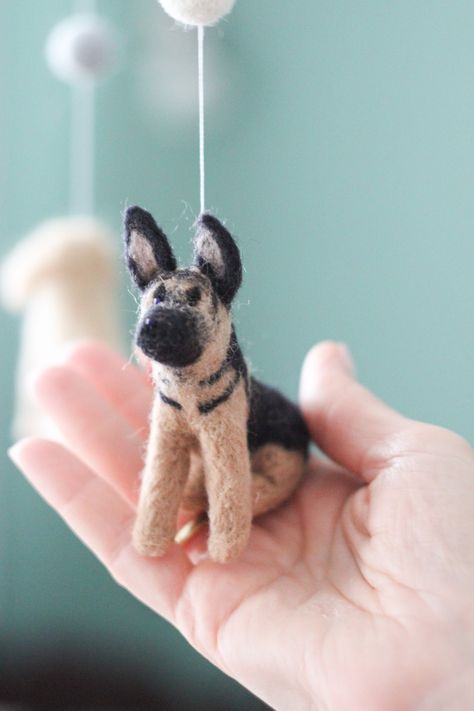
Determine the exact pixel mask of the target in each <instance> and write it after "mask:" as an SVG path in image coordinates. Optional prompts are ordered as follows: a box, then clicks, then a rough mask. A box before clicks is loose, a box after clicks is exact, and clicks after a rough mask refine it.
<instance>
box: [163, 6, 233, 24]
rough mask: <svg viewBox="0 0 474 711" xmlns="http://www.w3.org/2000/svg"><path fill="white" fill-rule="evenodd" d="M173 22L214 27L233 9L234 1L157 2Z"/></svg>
mask: <svg viewBox="0 0 474 711" xmlns="http://www.w3.org/2000/svg"><path fill="white" fill-rule="evenodd" d="M159 1H160V4H161V6H162V7H163V9H164V10H165V12H167V13H168V15H170V16H171V17H172V18H173V19H174V20H176V21H177V22H182V23H183V24H184V25H204V26H205V25H215V24H216V22H219V20H220V19H222V18H223V17H224V16H225V15H227V14H228V13H229V12H230V11H231V10H232V8H233V6H234V3H235V0H159Z"/></svg>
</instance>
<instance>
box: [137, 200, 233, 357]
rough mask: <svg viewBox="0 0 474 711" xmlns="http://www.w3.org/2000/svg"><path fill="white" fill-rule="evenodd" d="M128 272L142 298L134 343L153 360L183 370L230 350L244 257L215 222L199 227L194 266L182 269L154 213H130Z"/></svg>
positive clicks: (204, 219) (203, 220) (206, 220)
mask: <svg viewBox="0 0 474 711" xmlns="http://www.w3.org/2000/svg"><path fill="white" fill-rule="evenodd" d="M125 249H126V257H127V263H128V268H129V270H130V273H131V274H132V277H133V279H134V281H135V283H136V285H137V286H138V288H139V289H140V290H141V291H142V292H143V296H142V300H141V306H140V319H139V323H138V326H137V332H136V343H137V345H138V347H139V348H140V349H141V350H142V351H143V353H144V354H145V355H146V356H147V357H148V358H151V359H152V360H154V361H156V362H158V363H161V364H163V365H165V366H168V367H171V368H185V367H187V366H190V365H192V364H194V363H196V362H197V361H199V360H200V359H201V358H203V357H205V354H206V352H207V351H209V349H211V348H212V347H213V346H214V347H215V346H216V345H218V344H216V339H217V340H219V341H220V340H222V343H223V345H226V344H227V343H228V340H229V334H230V332H231V328H232V324H231V318H230V305H231V303H232V300H233V298H234V296H235V294H236V292H237V290H238V289H239V287H240V284H241V281H242V264H241V261H240V254H239V250H238V248H237V245H236V244H235V242H234V240H233V238H232V237H231V235H230V234H229V232H228V231H227V230H226V228H225V227H224V226H223V225H222V224H221V223H220V222H219V220H217V219H216V218H215V217H213V216H212V215H209V214H204V215H201V217H200V218H199V220H198V222H197V225H196V235H195V238H194V260H193V264H192V266H191V267H189V268H188V269H178V267H177V263H176V259H175V257H174V254H173V252H172V249H171V247H170V244H169V242H168V239H167V238H166V236H165V234H164V232H163V231H162V230H161V229H160V228H159V227H158V225H157V224H156V222H155V220H154V219H153V217H152V216H151V215H150V213H148V212H146V211H145V210H142V209H141V208H140V207H130V208H128V210H127V211H126V214H125Z"/></svg>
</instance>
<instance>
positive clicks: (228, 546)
mask: <svg viewBox="0 0 474 711" xmlns="http://www.w3.org/2000/svg"><path fill="white" fill-rule="evenodd" d="M250 528H251V522H250V521H249V522H248V523H246V524H245V525H244V524H243V525H242V526H241V527H239V528H238V529H236V528H234V529H231V530H227V531H212V529H211V535H210V537H209V541H208V545H207V548H208V552H209V557H210V558H211V560H213V561H215V562H216V563H229V562H230V561H232V560H236V559H237V558H239V557H240V556H241V555H242V553H243V552H244V550H245V548H246V547H247V544H248V541H249V536H250Z"/></svg>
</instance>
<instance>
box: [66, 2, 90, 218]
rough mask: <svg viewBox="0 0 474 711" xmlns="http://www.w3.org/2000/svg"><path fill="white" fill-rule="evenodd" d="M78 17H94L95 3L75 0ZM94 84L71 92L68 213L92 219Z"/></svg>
mask: <svg viewBox="0 0 474 711" xmlns="http://www.w3.org/2000/svg"><path fill="white" fill-rule="evenodd" d="M75 10H76V12H78V13H81V14H82V13H84V14H86V13H87V14H89V13H90V14H94V13H95V11H96V0H76V2H75ZM94 173H95V83H94V81H93V80H91V81H84V82H79V83H76V84H75V85H74V86H73V87H72V89H71V153H70V193H69V195H70V198H69V199H70V212H71V213H72V214H73V215H77V214H85V215H91V214H92V213H93V211H94V191H95V185H94V183H95V175H94Z"/></svg>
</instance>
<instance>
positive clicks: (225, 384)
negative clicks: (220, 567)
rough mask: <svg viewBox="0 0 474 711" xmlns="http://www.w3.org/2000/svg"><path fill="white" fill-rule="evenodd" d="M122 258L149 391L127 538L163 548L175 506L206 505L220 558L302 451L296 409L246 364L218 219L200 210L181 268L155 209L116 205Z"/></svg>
mask: <svg viewBox="0 0 474 711" xmlns="http://www.w3.org/2000/svg"><path fill="white" fill-rule="evenodd" d="M124 236H125V249H126V258H127V262H128V267H129V270H130V272H131V274H132V277H133V279H134V281H135V283H136V285H137V286H138V288H139V289H140V290H141V291H142V292H143V293H142V298H141V304H140V317H139V323H138V327H137V331H136V344H137V346H138V347H139V348H140V349H141V350H142V351H143V353H144V354H145V356H147V357H148V358H149V359H150V360H151V361H152V372H153V381H154V385H155V400H154V405H153V410H152V415H151V429H150V438H149V443H148V450H147V455H146V462H145V468H144V472H143V476H142V484H141V491H140V498H139V504H138V512H137V518H136V522H135V526H134V531H133V540H134V545H135V547H136V549H137V551H138V552H139V553H141V554H143V555H150V556H161V555H163V554H164V553H166V551H167V550H168V548H169V546H170V545H171V543H172V542H173V539H174V537H175V534H176V525H177V515H178V510H179V509H180V507H181V508H182V509H185V510H187V511H190V512H193V513H196V514H197V513H202V512H204V511H207V514H208V518H209V526H210V535H209V541H208V551H209V555H210V557H211V558H212V559H213V560H215V561H219V562H226V561H228V560H231V559H233V558H236V557H237V556H238V555H239V554H240V553H241V552H242V551H243V549H244V548H245V546H246V544H247V541H248V537H249V534H250V527H251V522H252V517H253V516H258V515H259V514H263V513H265V512H266V511H269V510H271V509H273V508H275V507H276V506H278V505H279V504H280V503H282V502H283V501H285V499H287V498H288V497H289V496H290V495H291V493H292V492H293V490H294V489H295V487H296V485H297V484H298V482H299V480H300V478H301V476H302V474H303V471H304V468H305V461H306V458H307V449H308V434H307V430H306V427H305V425H304V422H303V420H302V418H301V415H300V413H299V411H298V409H297V408H296V407H295V406H294V405H293V404H292V403H290V402H289V401H288V400H286V399H285V398H284V397H283V396H282V395H281V394H280V393H278V392H277V391H275V390H273V389H271V388H269V387H267V386H265V385H263V384H262V383H260V382H258V381H257V380H255V379H254V378H252V377H250V376H249V374H248V369H247V365H246V363H245V360H244V358H243V356H242V352H241V350H240V347H239V344H238V342H237V338H236V335H235V330H234V328H233V325H232V317H231V313H230V307H231V303H232V300H233V298H234V296H235V294H236V292H237V290H238V289H239V286H240V283H241V280H242V264H241V261H240V254H239V250H238V248H237V245H236V244H235V242H234V240H233V238H232V237H231V235H230V234H229V232H228V231H227V230H226V228H225V227H224V226H223V225H222V224H221V223H220V222H219V221H218V220H217V219H216V218H215V217H213V216H211V215H209V214H204V215H202V216H201V217H200V218H199V220H198V222H197V231H196V236H195V239H194V263H193V265H192V266H191V267H190V268H189V269H178V268H177V264H176V260H175V257H174V255H173V252H172V250H171V247H170V245H169V243H168V240H167V238H166V236H165V235H164V233H163V232H162V230H161V229H160V228H159V227H158V226H157V225H156V223H155V221H154V219H153V217H152V216H151V215H150V214H149V213H148V212H146V211H145V210H142V209H141V208H139V207H131V208H129V209H128V210H127V212H126V215H125V235H124Z"/></svg>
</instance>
